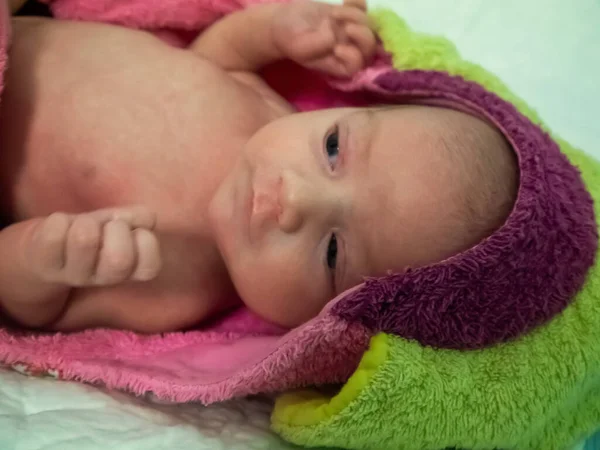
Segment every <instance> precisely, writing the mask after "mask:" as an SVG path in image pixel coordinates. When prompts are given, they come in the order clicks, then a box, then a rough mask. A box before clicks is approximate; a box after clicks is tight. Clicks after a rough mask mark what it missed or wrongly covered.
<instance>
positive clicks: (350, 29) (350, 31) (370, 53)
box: [345, 23, 377, 65]
mask: <svg viewBox="0 0 600 450" xmlns="http://www.w3.org/2000/svg"><path fill="white" fill-rule="evenodd" d="M345 29H346V35H347V36H348V39H350V41H351V42H352V43H354V45H356V47H358V49H360V52H361V53H362V56H363V58H364V63H365V64H367V65H368V64H369V63H370V62H371V60H372V59H373V57H374V56H375V52H376V49H377V39H376V38H375V34H374V33H373V32H372V31H371V29H369V28H367V27H365V26H363V25H356V24H354V23H349V24H347V25H346V27H345Z"/></svg>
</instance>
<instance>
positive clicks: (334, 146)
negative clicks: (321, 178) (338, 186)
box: [325, 126, 340, 169]
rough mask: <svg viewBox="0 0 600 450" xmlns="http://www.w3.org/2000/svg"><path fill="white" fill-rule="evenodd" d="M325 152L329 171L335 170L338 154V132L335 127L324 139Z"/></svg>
mask: <svg viewBox="0 0 600 450" xmlns="http://www.w3.org/2000/svg"><path fill="white" fill-rule="evenodd" d="M325 152H326V153H327V159H328V161H329V166H330V167H331V169H335V167H336V166H337V159H338V156H339V154H340V145H339V130H338V127H337V126H336V127H335V128H334V129H333V130H332V131H330V132H329V134H328V135H327V137H326V138H325Z"/></svg>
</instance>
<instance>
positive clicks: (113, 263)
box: [106, 250, 135, 279]
mask: <svg viewBox="0 0 600 450" xmlns="http://www.w3.org/2000/svg"><path fill="white" fill-rule="evenodd" d="M134 261H135V258H134V257H133V253H132V252H129V251H123V250H119V251H113V252H111V253H109V254H108V255H106V265H107V267H108V269H107V272H108V276H109V277H110V278H117V279H122V278H126V277H127V276H129V274H130V273H131V272H132V270H133V264H134Z"/></svg>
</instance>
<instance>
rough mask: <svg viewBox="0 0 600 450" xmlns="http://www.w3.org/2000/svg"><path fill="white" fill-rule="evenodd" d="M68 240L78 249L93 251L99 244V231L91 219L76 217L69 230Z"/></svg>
mask: <svg viewBox="0 0 600 450" xmlns="http://www.w3.org/2000/svg"><path fill="white" fill-rule="evenodd" d="M70 238H71V239H72V240H73V244H74V245H75V246H77V247H78V248H84V249H90V250H91V249H95V248H97V247H99V244H100V230H99V227H98V224H97V223H96V222H95V221H93V220H92V219H89V218H86V217H78V218H77V219H75V221H74V222H73V224H72V225H71V229H70Z"/></svg>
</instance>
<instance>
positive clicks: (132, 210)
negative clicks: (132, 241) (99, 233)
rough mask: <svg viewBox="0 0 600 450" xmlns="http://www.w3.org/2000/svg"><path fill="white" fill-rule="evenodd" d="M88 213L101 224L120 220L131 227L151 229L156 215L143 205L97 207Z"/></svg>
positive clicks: (154, 223)
mask: <svg viewBox="0 0 600 450" xmlns="http://www.w3.org/2000/svg"><path fill="white" fill-rule="evenodd" d="M88 214H89V216H90V217H92V218H93V219H95V220H97V221H98V222H100V223H101V224H106V223H108V222H111V221H114V220H120V221H123V222H125V223H126V224H127V225H129V226H130V227H131V228H147V229H149V230H152V229H154V227H155V226H156V215H155V214H154V213H152V212H150V211H149V210H148V209H147V208H145V207H143V206H129V207H123V208H106V209H99V210H97V211H92V212H90V213H88Z"/></svg>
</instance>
